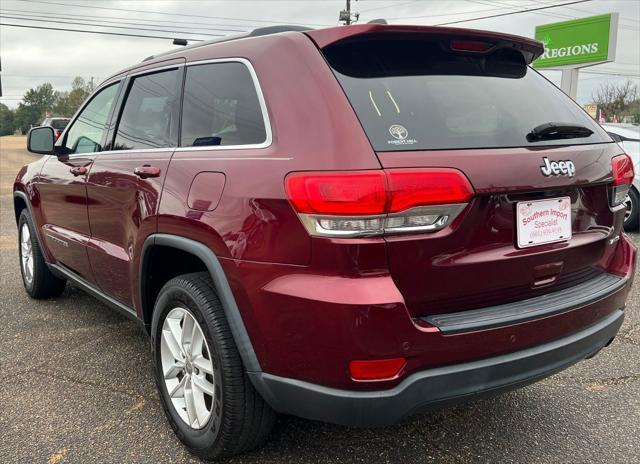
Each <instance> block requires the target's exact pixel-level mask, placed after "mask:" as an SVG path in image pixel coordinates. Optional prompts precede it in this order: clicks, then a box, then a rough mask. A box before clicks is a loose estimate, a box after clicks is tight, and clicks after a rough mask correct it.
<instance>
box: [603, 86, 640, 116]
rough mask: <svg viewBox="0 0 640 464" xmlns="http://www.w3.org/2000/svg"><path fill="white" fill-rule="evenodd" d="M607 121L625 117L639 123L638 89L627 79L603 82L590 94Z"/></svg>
mask: <svg viewBox="0 0 640 464" xmlns="http://www.w3.org/2000/svg"><path fill="white" fill-rule="evenodd" d="M591 97H592V98H593V102H594V103H596V104H597V105H598V110H602V112H603V113H604V115H603V116H604V117H605V119H606V120H607V121H611V120H613V118H614V117H615V118H617V119H619V120H622V119H623V118H625V117H629V119H631V120H633V122H635V123H640V90H638V85H637V84H634V83H633V82H631V81H629V80H627V81H624V82H621V83H617V84H616V83H613V82H605V83H603V84H600V87H598V89H597V90H596V91H595V92H594V93H593V94H592V95H591Z"/></svg>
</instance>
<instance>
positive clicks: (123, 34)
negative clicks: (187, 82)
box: [0, 23, 204, 42]
mask: <svg viewBox="0 0 640 464" xmlns="http://www.w3.org/2000/svg"><path fill="white" fill-rule="evenodd" d="M0 26H6V27H22V28H25V29H44V30H48V31H62V32H84V33H86V34H102V35H117V36H122V37H141V38H144V39H165V40H173V39H175V37H165V36H157V35H141V34H125V33H124V32H105V31H86V30H80V29H66V28H65V29H63V28H56V27H45V26H29V25H26V24H9V23H0ZM189 40H191V41H194V42H202V41H203V40H204V39H189Z"/></svg>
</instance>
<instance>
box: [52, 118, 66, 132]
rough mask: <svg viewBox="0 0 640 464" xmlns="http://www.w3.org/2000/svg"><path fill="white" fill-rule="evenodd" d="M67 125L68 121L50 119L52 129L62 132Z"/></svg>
mask: <svg viewBox="0 0 640 464" xmlns="http://www.w3.org/2000/svg"><path fill="white" fill-rule="evenodd" d="M67 124H69V120H68V119H52V120H51V127H53V128H54V129H59V130H62V129H64V128H65V127H67Z"/></svg>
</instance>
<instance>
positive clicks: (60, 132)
mask: <svg viewBox="0 0 640 464" xmlns="http://www.w3.org/2000/svg"><path fill="white" fill-rule="evenodd" d="M60 135H62V131H61V130H56V141H57V140H58V139H59V138H60Z"/></svg>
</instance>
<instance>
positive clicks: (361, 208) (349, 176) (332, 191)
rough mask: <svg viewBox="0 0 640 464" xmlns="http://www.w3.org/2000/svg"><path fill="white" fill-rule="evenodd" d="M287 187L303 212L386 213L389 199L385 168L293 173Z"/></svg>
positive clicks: (290, 197) (291, 197)
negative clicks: (340, 171) (379, 169)
mask: <svg viewBox="0 0 640 464" xmlns="http://www.w3.org/2000/svg"><path fill="white" fill-rule="evenodd" d="M286 188H287V194H288V195H289V199H290V200H291V203H293V206H294V207H295V209H296V210H297V211H298V212H299V213H307V214H335V215H360V214H384V211H385V206H386V202H387V192H386V188H385V177H384V172H382V171H360V172H347V173H345V172H342V173H298V174H292V175H289V176H288V177H287V182H286Z"/></svg>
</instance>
